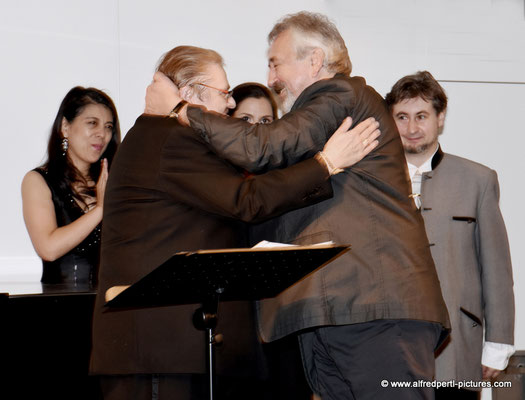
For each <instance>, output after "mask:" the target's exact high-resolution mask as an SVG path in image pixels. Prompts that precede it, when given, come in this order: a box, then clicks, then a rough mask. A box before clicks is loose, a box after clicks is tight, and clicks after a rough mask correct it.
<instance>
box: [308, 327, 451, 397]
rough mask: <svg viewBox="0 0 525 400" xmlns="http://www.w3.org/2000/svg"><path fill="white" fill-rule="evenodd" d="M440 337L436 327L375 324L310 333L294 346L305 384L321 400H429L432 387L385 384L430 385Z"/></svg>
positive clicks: (322, 328) (333, 328)
mask: <svg viewBox="0 0 525 400" xmlns="http://www.w3.org/2000/svg"><path fill="white" fill-rule="evenodd" d="M440 333H441V326H440V325H439V324H436V323H431V322H425V321H412V320H376V321H371V322H365V323H360V324H352V325H341V326H324V327H320V328H315V329H313V330H310V331H307V332H304V333H301V334H300V335H299V343H300V345H301V355H302V358H303V366H304V368H305V374H306V378H307V380H308V383H309V384H310V386H311V388H312V390H313V391H314V393H316V394H317V395H319V396H320V397H321V399H322V400H381V399H385V400H391V399H396V400H405V399H406V400H412V399H414V400H415V399H425V400H427V399H428V400H432V399H434V389H433V388H432V387H428V388H426V387H417V388H414V387H411V388H399V387H392V385H391V383H390V382H398V381H403V382H414V381H419V380H423V381H429V382H431V381H432V380H433V378H434V372H435V364H434V349H435V347H436V345H437V343H438V340H439V335H440Z"/></svg>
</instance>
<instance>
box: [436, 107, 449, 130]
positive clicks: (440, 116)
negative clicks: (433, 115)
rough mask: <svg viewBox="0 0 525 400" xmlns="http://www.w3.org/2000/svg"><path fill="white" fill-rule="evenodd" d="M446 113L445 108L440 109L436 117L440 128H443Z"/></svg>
mask: <svg viewBox="0 0 525 400" xmlns="http://www.w3.org/2000/svg"><path fill="white" fill-rule="evenodd" d="M446 114H447V110H444V111H441V112H440V113H439V114H438V116H437V118H438V127H439V128H440V129H443V126H445V115H446Z"/></svg>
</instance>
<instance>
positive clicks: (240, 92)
mask: <svg viewBox="0 0 525 400" xmlns="http://www.w3.org/2000/svg"><path fill="white" fill-rule="evenodd" d="M232 97H233V99H234V100H235V103H236V104H237V105H236V106H235V108H231V109H229V110H228V115H233V113H234V112H235V110H236V109H237V106H238V105H239V104H240V103H241V102H242V101H243V100H245V99H249V98H256V99H261V98H264V99H267V100H268V101H269V102H270V105H271V106H272V114H273V118H274V119H277V118H278V117H279V116H278V114H277V103H276V102H275V99H274V97H273V95H272V92H270V90H269V89H268V88H267V87H266V86H264V85H261V84H260V83H257V82H246V83H241V84H240V85H237V86H235V87H234V88H233V90H232Z"/></svg>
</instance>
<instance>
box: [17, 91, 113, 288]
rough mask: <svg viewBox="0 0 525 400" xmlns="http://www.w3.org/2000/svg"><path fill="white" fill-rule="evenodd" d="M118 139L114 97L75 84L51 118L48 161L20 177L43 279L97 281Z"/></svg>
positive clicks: (50, 281)
mask: <svg viewBox="0 0 525 400" xmlns="http://www.w3.org/2000/svg"><path fill="white" fill-rule="evenodd" d="M119 143H120V128H119V121H118V116H117V111H116V109H115V105H114V104H113V101H112V100H111V98H110V97H109V96H108V95H107V94H105V93H104V92H102V91H100V90H98V89H95V88H83V87H80V86H77V87H74V88H73V89H71V90H70V91H69V93H68V94H67V95H66V97H65V98H64V100H63V101H62V103H61V105H60V108H59V110H58V113H57V116H56V118H55V122H54V123H53V127H52V129H51V135H50V137H49V142H48V149H47V152H48V158H47V161H46V162H45V163H44V164H43V165H42V166H40V167H38V168H35V169H34V170H32V171H29V172H28V173H27V174H26V176H25V177H24V180H23V182H22V200H23V212H24V220H25V223H26V227H27V230H28V232H29V236H30V237H31V241H32V243H33V246H34V248H35V250H36V252H37V253H38V255H39V256H40V257H41V258H42V262H43V273H42V279H41V281H42V283H67V284H73V285H77V284H78V285H80V284H81V285H85V284H89V285H95V284H96V275H97V267H98V261H99V252H100V223H101V221H102V210H103V206H104V201H103V200H104V190H105V187H106V182H107V177H108V167H109V165H110V164H111V161H112V159H113V156H114V155H115V152H116V150H117V146H118V144H119Z"/></svg>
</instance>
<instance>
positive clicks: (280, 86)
mask: <svg viewBox="0 0 525 400" xmlns="http://www.w3.org/2000/svg"><path fill="white" fill-rule="evenodd" d="M284 89H286V88H285V86H284V84H283V83H281V82H275V83H274V84H273V86H272V92H274V93H275V94H277V95H279V94H281V92H282V91H283V90H284Z"/></svg>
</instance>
